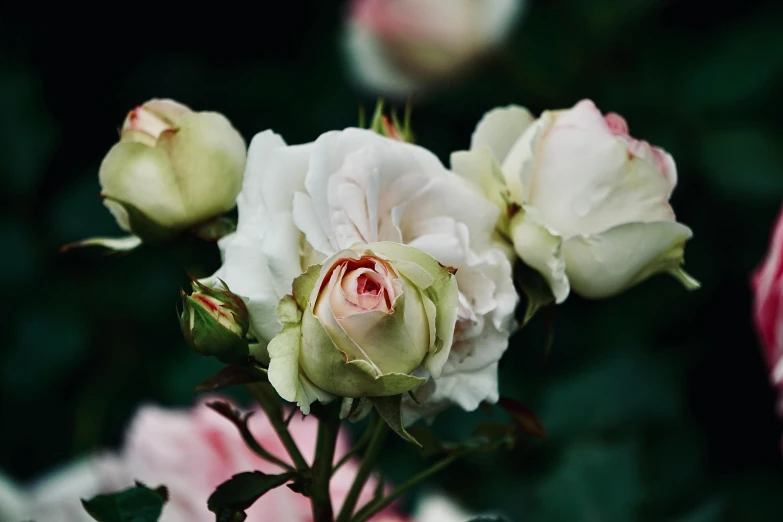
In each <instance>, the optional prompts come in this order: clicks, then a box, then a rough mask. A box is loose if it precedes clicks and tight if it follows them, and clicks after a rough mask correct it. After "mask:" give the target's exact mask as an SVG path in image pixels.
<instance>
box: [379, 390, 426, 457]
mask: <svg viewBox="0 0 783 522" xmlns="http://www.w3.org/2000/svg"><path fill="white" fill-rule="evenodd" d="M371 400H372V403H373V406H375V411H377V412H378V415H380V416H381V419H383V421H384V422H385V423H386V424H387V425H388V426H389V427H390V428H391V429H392V431H394V433H396V434H397V435H399V436H400V437H402V439H403V440H407V441H408V442H411V443H413V444H415V445H416V446H418V447H420V448H423V446H422V445H421V444H420V443H419V441H418V440H416V439H415V438H414V437H413V435H411V434H410V433H408V432H407V431H406V430H405V426H403V424H402V416H401V413H400V404H401V403H402V395H401V394H400V395H391V396H389V397H373V398H372V399H371Z"/></svg>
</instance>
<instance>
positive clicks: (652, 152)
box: [604, 112, 677, 187]
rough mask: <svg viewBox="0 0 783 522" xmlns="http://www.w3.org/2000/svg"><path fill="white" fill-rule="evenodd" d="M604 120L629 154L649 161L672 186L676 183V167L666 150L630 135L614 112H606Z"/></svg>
mask: <svg viewBox="0 0 783 522" xmlns="http://www.w3.org/2000/svg"><path fill="white" fill-rule="evenodd" d="M604 121H605V122H606V126H607V127H608V128H609V130H610V131H611V133H612V134H614V135H615V136H617V137H618V138H620V139H621V140H622V142H623V143H624V144H625V146H626V148H627V149H628V155H629V156H636V157H637V158H641V159H643V160H645V161H649V162H651V163H652V164H653V165H655V167H656V168H657V169H658V170H659V171H660V172H661V174H663V175H664V176H665V177H666V179H668V180H669V182H670V183H671V184H672V187H673V186H674V185H675V184H676V183H677V172H676V167H675V166H674V162H673V161H670V157H669V155H668V154H666V152H664V151H663V150H662V149H660V148H658V147H654V146H653V145H651V144H650V143H649V142H647V141H645V140H637V139H636V138H634V137H633V136H631V134H630V128H629V127H628V122H627V121H625V118H623V117H622V116H620V115H619V114H617V113H616V112H608V113H606V115H605V116H604Z"/></svg>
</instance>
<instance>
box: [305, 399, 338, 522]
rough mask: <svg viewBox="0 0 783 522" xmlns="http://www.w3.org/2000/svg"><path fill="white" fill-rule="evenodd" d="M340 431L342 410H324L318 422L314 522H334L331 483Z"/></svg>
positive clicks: (314, 480)
mask: <svg viewBox="0 0 783 522" xmlns="http://www.w3.org/2000/svg"><path fill="white" fill-rule="evenodd" d="M339 431H340V410H339V409H338V408H335V407H334V406H331V407H329V406H327V407H325V408H324V412H323V415H321V416H320V417H319V422H318V441H317V442H316V446H315V460H314V461H313V492H312V496H311V499H312V506H313V522H333V521H334V514H333V512H332V501H331V498H330V497H329V481H330V480H331V479H332V462H333V461H334V450H335V446H336V445H337V433H338V432H339Z"/></svg>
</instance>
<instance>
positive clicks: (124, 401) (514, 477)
mask: <svg viewBox="0 0 783 522" xmlns="http://www.w3.org/2000/svg"><path fill="white" fill-rule="evenodd" d="M123 8H124V9H126V11H124V12H123V11H121V10H119V8H118V7H117V6H116V5H112V4H103V7H93V8H90V11H89V12H87V11H85V12H84V14H83V16H82V15H77V13H76V9H75V8H73V6H71V5H68V6H67V10H65V7H61V9H63V12H56V10H57V9H58V8H50V7H44V6H43V5H40V4H37V3H33V2H26V3H21V2H13V1H12V2H10V3H4V4H3V6H2V7H0V175H1V176H2V190H0V244H2V245H3V251H4V252H5V253H4V254H3V255H2V256H0V281H1V284H2V289H3V294H4V295H5V296H6V298H5V302H6V305H5V306H4V307H3V309H4V312H3V327H2V330H0V343H2V348H0V469H3V470H5V471H6V472H7V473H9V474H10V475H12V476H14V477H16V478H18V479H19V480H22V481H25V480H31V479H33V478H34V477H36V476H38V475H39V474H41V473H42V472H45V471H47V470H49V469H52V468H53V467H55V466H57V465H59V464H61V463H64V462H65V461H67V460H69V459H72V458H73V457H76V456H79V455H84V454H86V453H88V452H91V451H95V450H98V449H103V448H116V447H118V446H119V444H121V441H122V436H123V428H124V426H125V425H126V423H127V422H128V420H129V418H130V417H131V415H132V414H133V412H134V411H135V409H136V408H137V406H138V405H139V403H140V402H144V401H154V402H156V403H160V404H164V405H187V404H190V403H191V402H192V400H193V395H192V388H193V386H194V385H195V384H196V383H198V382H199V381H201V380H203V379H205V378H207V377H208V376H210V375H211V374H212V373H214V372H215V371H216V370H217V369H218V367H219V364H218V363H215V362H213V361H211V360H209V359H205V358H200V357H197V356H196V355H195V354H193V353H192V352H191V351H190V350H189V349H188V348H187V347H186V345H185V343H184V341H183V340H182V339H181V335H180V332H179V326H178V323H177V320H176V316H175V305H176V304H177V302H178V290H179V286H180V285H182V284H184V283H185V281H186V279H185V275H184V270H183V267H184V268H185V269H187V270H190V271H192V272H193V273H196V274H206V273H209V272H210V271H211V270H213V269H214V268H216V266H217V263H218V262H219V259H218V254H217V251H216V249H215V248H214V246H211V245H206V244H198V243H195V242H194V243H187V244H184V245H182V248H180V249H178V250H177V251H176V252H172V251H171V250H170V249H166V248H163V247H147V246H145V247H143V248H141V249H139V250H136V251H134V252H132V253H130V254H128V255H124V256H109V255H105V254H102V253H101V252H99V251H95V250H83V251H76V252H69V253H67V254H58V249H59V248H60V247H61V246H62V245H64V244H66V243H69V242H73V241H76V240H79V239H82V238H85V237H91V236H97V235H119V229H118V228H117V226H116V224H115V222H114V220H113V218H112V217H111V215H110V214H109V213H108V212H107V211H106V210H105V209H104V207H103V206H102V204H101V201H100V199H99V198H98V193H99V190H100V188H99V186H98V179H97V171H98V166H99V163H100V161H101V159H102V157H103V155H104V154H105V153H106V152H107V151H108V149H109V147H110V146H111V145H112V144H113V143H114V142H115V141H116V140H117V136H118V135H117V129H118V127H119V126H120V125H121V123H122V120H123V118H124V117H125V114H126V112H127V111H128V110H130V109H131V108H132V107H133V106H135V105H137V104H139V103H141V102H143V101H145V100H147V99H148V98H151V97H171V98H174V99H177V100H179V101H181V102H183V103H186V104H188V105H190V106H191V107H193V108H194V109H196V110H204V109H210V110H216V111H219V112H222V113H224V114H225V115H226V116H227V117H228V118H229V119H230V120H231V121H232V122H233V124H234V125H235V126H236V127H237V128H238V129H239V130H240V131H241V132H242V133H243V135H244V136H245V138H246V139H247V140H248V141H249V139H250V138H251V137H252V136H253V134H254V133H255V132H258V131H261V130H264V129H267V128H272V129H274V130H275V131H276V132H278V133H280V134H282V135H283V136H284V137H285V139H286V140H287V141H288V143H300V142H305V141H311V140H314V139H315V138H316V137H317V136H318V135H319V134H320V133H322V132H324V131H326V130H330V129H338V128H344V127H347V126H353V125H356V123H357V113H358V106H359V103H360V102H361V103H364V105H365V106H366V107H368V108H372V106H373V104H374V101H375V97H374V95H373V94H372V93H370V92H368V91H367V90H363V89H360V88H359V87H358V86H357V83H356V82H355V81H354V80H353V76H352V75H351V73H350V70H349V67H348V66H347V64H346V60H345V53H344V52H343V45H342V39H343V36H342V31H343V21H344V18H345V16H346V12H347V9H348V6H347V4H346V3H344V2H339V3H338V2H323V1H312V2H306V6H305V5H303V3H302V2H270V3H263V4H258V5H257V6H256V9H255V10H254V14H251V12H250V11H246V8H244V7H242V8H240V7H238V6H231V5H230V4H225V3H221V4H217V5H214V6H212V7H211V8H210V10H209V11H203V12H199V11H198V10H197V9H196V8H194V7H193V6H190V7H189V8H188V9H187V14H184V13H183V12H182V11H179V10H177V9H175V8H174V7H164V6H163V5H156V6H155V7H154V8H153V7H151V6H149V7H148V6H143V5H138V6H137V7H136V8H134V10H133V11H132V12H131V11H129V10H127V7H126V6H123ZM153 9H154V13H153V12H151V11H152V10H153ZM147 10H149V11H147ZM43 11H46V13H45V16H44V13H43ZM782 26H783V5H781V4H780V2H777V1H774V0H770V1H767V2H763V1H757V2H750V1H749V2H733V3H715V2H707V1H695V0H694V1H688V2H685V1H675V0H668V1H667V0H635V1H628V0H593V1H583V0H540V1H530V2H529V3H528V4H527V5H526V9H525V12H524V15H523V16H522V17H521V18H520V21H519V23H518V24H517V25H516V27H515V28H514V30H513V31H512V32H511V34H510V36H509V39H508V44H507V46H506V48H505V50H504V51H503V52H501V53H498V54H496V55H494V56H493V57H491V58H487V59H485V60H484V61H483V63H482V67H481V68H480V69H477V70H475V71H472V74H466V75H464V77H462V78H461V79H460V80H459V81H456V80H455V81H449V82H448V88H443V87H441V88H435V89H431V90H430V91H429V92H426V93H424V94H422V95H420V96H418V97H417V98H416V101H415V106H414V107H415V108H414V112H413V128H414V131H415V132H416V135H417V141H418V143H420V144H422V145H424V146H425V147H428V148H430V149H431V150H433V151H434V152H435V153H436V154H438V155H439V157H440V158H441V159H442V160H443V161H444V163H448V156H449V154H450V152H451V151H454V150H460V149H465V148H467V147H468V146H469V140H470V135H471V132H472V130H473V127H474V126H475V124H476V122H477V121H478V120H479V118H480V117H481V116H482V115H483V114H484V113H485V112H486V111H487V110H489V109H491V108H493V107H495V106H498V105H507V104H511V103H515V104H521V105H525V106H527V107H528V108H530V109H531V110H532V111H533V112H534V113H536V114H538V113H539V112H540V111H541V110H543V109H547V108H563V107H569V106H571V105H573V104H574V103H575V102H577V101H578V100H580V99H581V98H586V97H589V98H591V99H593V100H594V101H595V102H596V103H597V104H598V106H599V107H600V108H602V110H604V111H616V112H618V113H620V114H622V115H623V116H625V118H626V119H627V121H628V123H629V125H630V129H631V133H632V134H633V135H634V136H636V137H639V138H643V139H646V140H648V141H650V142H651V143H654V144H656V145H659V146H662V147H664V148H665V149H667V150H668V151H669V152H671V153H672V154H673V156H674V157H675V159H676V161H677V165H678V171H679V177H680V182H679V186H678V188H677V190H676V191H675V193H674V197H673V206H674V208H675V209H676V210H677V212H678V217H679V220H680V221H682V222H684V223H686V224H688V225H689V226H690V227H691V228H692V229H693V230H694V233H695V235H694V239H693V240H692V241H691V242H690V243H689V244H688V248H687V251H686V261H687V264H686V268H687V270H688V271H689V272H690V273H691V274H692V275H694V276H695V277H697V278H698V279H700V280H701V282H702V285H703V287H702V289H701V290H700V291H698V292H693V293H686V292H684V291H683V289H682V288H681V287H680V286H679V285H678V283H677V282H676V281H675V280H674V279H672V278H668V277H666V276H658V277H655V278H653V279H651V280H648V281H647V282H645V283H644V284H642V285H640V286H638V287H637V288H635V289H634V290H632V291H629V292H627V293H626V294H624V295H622V296H620V297H618V298H615V299H612V300H608V301H586V300H582V299H580V298H578V297H577V296H575V295H574V296H571V298H569V300H568V302H567V303H566V304H565V305H564V306H561V307H558V308H557V309H556V310H554V311H553V313H552V316H551V318H552V322H553V327H554V344H553V346H552V348H551V351H550V352H549V354H548V355H546V353H545V346H546V335H547V331H546V320H545V319H546V318H545V314H540V315H539V316H537V317H536V319H535V320H534V321H533V322H532V324H531V325H530V326H529V327H528V328H526V329H525V330H524V331H522V332H521V333H520V334H519V335H517V336H516V337H514V338H513V339H512V345H511V347H510V348H509V350H508V352H507V355H506V357H505V358H504V360H503V366H502V369H501V387H502V393H503V394H504V395H509V396H512V397H515V398H517V399H519V400H520V401H522V402H523V403H525V404H526V405H528V406H529V407H530V408H531V409H532V410H533V411H534V412H535V413H536V414H537V415H538V416H539V418H540V419H541V421H542V422H543V424H544V426H545V428H546V431H547V433H548V438H547V440H546V441H544V442H540V443H533V442H531V443H529V444H528V443H524V444H521V445H520V446H519V447H517V448H516V449H515V450H513V451H511V452H509V453H498V454H490V455H480V456H476V457H474V458H471V459H469V460H466V461H464V462H461V463H459V464H458V465H455V466H454V468H452V469H451V471H449V472H446V473H442V474H440V475H438V476H437V477H436V479H435V480H434V481H431V482H430V483H429V485H428V487H430V488H435V487H438V488H441V489H445V490H446V491H448V492H449V493H451V494H452V495H453V496H454V497H456V498H458V499H459V500H460V501H461V502H462V503H463V504H464V505H465V506H467V507H469V508H471V509H472V510H474V511H481V510H486V509H498V510H500V511H501V512H503V513H505V514H506V515H507V516H508V517H509V519H510V520H513V521H522V522H527V521H529V522H539V521H541V522H548V521H567V522H580V521H591V522H592V521H602V522H608V521H617V522H633V521H675V522H713V521H748V522H765V521H770V522H779V521H780V520H783V464H782V461H781V422H780V421H779V420H778V419H777V418H776V417H775V414H774V412H775V403H776V397H775V394H774V393H773V391H772V390H771V389H770V387H769V386H768V380H767V372H766V369H765V366H764V363H763V360H762V357H761V353H760V350H759V347H758V344H757V340H756V337H755V334H754V332H753V329H752V325H751V319H750V318H751V300H750V299H751V296H750V292H749V283H748V278H749V275H750V273H751V271H752V270H753V269H754V268H755V267H756V266H757V265H758V263H759V262H760V260H761V259H762V257H763V255H764V252H765V250H766V247H767V241H768V237H769V233H770V230H771V227H772V223H773V220H774V218H775V216H776V213H777V211H778V209H779V207H780V204H781V200H783V127H781V122H782V121H783V104H780V103H778V102H779V100H778V98H779V95H780V92H781V87H783V31H781V27H782ZM483 415H484V414H483V413H476V414H473V415H472V416H470V417H468V421H466V420H465V419H466V417H465V416H464V414H458V413H457V412H452V413H449V414H446V415H443V416H442V417H441V418H439V420H438V421H437V422H436V425H435V429H436V430H437V431H438V432H439V433H440V434H442V435H443V436H444V437H447V438H451V439H456V438H460V437H463V436H466V435H467V434H469V432H470V428H471V424H470V423H471V422H473V420H475V419H477V418H478V419H479V420H480V418H482V417H483ZM392 456H393V458H392ZM420 466H421V460H420V457H419V455H418V453H417V452H415V451H414V450H413V449H412V448H410V447H408V446H405V445H403V443H399V445H398V446H394V447H392V448H390V450H389V452H388V455H387V456H386V457H385V458H384V461H383V467H384V469H385V470H386V472H387V473H388V475H389V476H390V477H391V479H392V480H400V479H402V478H404V477H406V476H409V475H410V474H411V473H412V472H414V471H415V470H417V469H420ZM40 522H45V521H40Z"/></svg>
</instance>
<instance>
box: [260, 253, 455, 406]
mask: <svg viewBox="0 0 783 522" xmlns="http://www.w3.org/2000/svg"><path fill="white" fill-rule="evenodd" d="M293 288H294V295H293V296H288V297H286V298H284V299H283V300H282V301H281V303H280V306H279V307H278V316H279V318H280V322H281V324H282V325H283V330H282V331H281V332H280V333H279V334H278V335H277V336H276V337H275V338H274V339H273V340H272V341H271V342H270V344H269V347H268V351H269V356H270V363H269V380H270V382H271V383H272V385H273V386H274V387H275V389H276V390H277V391H278V393H279V394H280V395H281V396H282V397H283V398H284V399H286V400H289V401H292V402H297V403H298V404H299V406H300V407H301V408H302V411H305V412H306V411H308V410H309V404H310V403H311V402H313V401H314V400H316V399H318V400H325V399H326V398H329V397H330V396H331V395H337V396H340V397H353V398H356V397H380V396H389V395H397V394H400V393H404V392H407V391H410V390H412V389H413V388H415V387H416V386H419V385H420V384H422V383H423V382H424V380H425V379H424V378H422V376H421V375H422V374H423V375H426V374H427V373H429V374H430V375H432V376H435V377H438V376H440V372H441V370H442V368H443V364H444V363H445V361H446V358H447V357H448V354H449V351H450V350H451V343H452V338H453V335H454V325H455V323H456V317H457V307H458V292H457V283H456V278H455V277H454V274H453V269H450V268H448V267H444V266H441V265H440V264H439V263H438V262H437V261H436V260H435V259H433V258H432V257H430V256H429V255H427V254H425V253H423V252H421V251H420V250H417V249H415V248H413V247H409V246H405V245H401V244H396V243H372V244H369V245H356V246H354V247H353V248H352V249H349V250H343V251H340V252H338V253H337V254H335V255H333V256H332V257H330V258H329V259H327V260H326V261H324V263H323V265H320V266H319V265H314V266H312V267H310V269H309V270H308V271H307V272H305V273H304V274H302V275H301V276H300V277H298V278H297V279H296V280H295V281H294V285H293ZM414 372H415V374H414ZM324 392H325V393H324Z"/></svg>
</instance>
